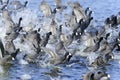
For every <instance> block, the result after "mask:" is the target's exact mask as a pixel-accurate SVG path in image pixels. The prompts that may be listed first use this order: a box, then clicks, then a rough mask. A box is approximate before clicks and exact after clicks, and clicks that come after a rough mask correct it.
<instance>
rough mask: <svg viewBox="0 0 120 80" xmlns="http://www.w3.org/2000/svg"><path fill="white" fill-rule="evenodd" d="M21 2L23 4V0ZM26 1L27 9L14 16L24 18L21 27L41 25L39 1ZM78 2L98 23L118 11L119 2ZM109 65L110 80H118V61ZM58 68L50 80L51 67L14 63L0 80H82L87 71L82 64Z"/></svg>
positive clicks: (50, 1)
mask: <svg viewBox="0 0 120 80" xmlns="http://www.w3.org/2000/svg"><path fill="white" fill-rule="evenodd" d="M21 1H22V2H24V1H25V0H21ZM28 1H29V4H28V9H27V10H25V11H23V12H18V13H17V14H16V16H19V17H20V16H21V17H24V20H23V22H25V23H22V25H23V26H26V25H28V24H30V23H32V25H36V26H39V25H41V24H40V23H39V19H37V17H38V16H40V15H41V13H40V11H39V9H38V8H39V4H40V2H41V0H28ZM46 1H47V2H48V3H49V4H50V5H52V6H54V5H53V2H52V0H46ZM66 1H67V0H66ZM68 1H70V0H68ZM72 1H75V0H72ZM79 2H80V4H81V5H82V6H83V8H86V7H90V8H91V9H92V10H93V11H94V14H93V17H94V19H95V20H98V22H100V23H102V22H103V21H104V20H105V18H107V17H109V16H111V15H112V14H117V13H118V12H119V10H120V6H119V3H120V0H79ZM16 16H12V17H13V20H14V21H18V18H16ZM31 20H33V21H31ZM26 21H27V22H26ZM33 22H34V23H33ZM0 23H1V22H0ZM1 25H3V24H1ZM83 62H84V61H83ZM110 64H111V65H110V66H108V67H107V72H108V73H109V74H110V75H111V80H118V79H119V78H120V75H119V72H120V64H119V61H112V62H111V63H110ZM58 68H59V70H60V72H59V73H58V75H59V76H57V77H56V76H54V78H52V77H51V76H49V75H48V74H45V73H47V72H50V71H51V69H53V66H50V67H48V68H47V67H46V68H42V67H40V66H38V65H35V64H27V65H21V64H18V63H17V62H14V65H12V66H10V68H9V69H8V70H5V71H6V72H5V74H2V75H0V80H21V79H22V78H23V77H25V78H26V79H27V80H82V75H83V74H84V73H86V72H87V71H88V69H87V68H86V66H85V65H83V64H73V65H72V66H64V65H60V66H58Z"/></svg>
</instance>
